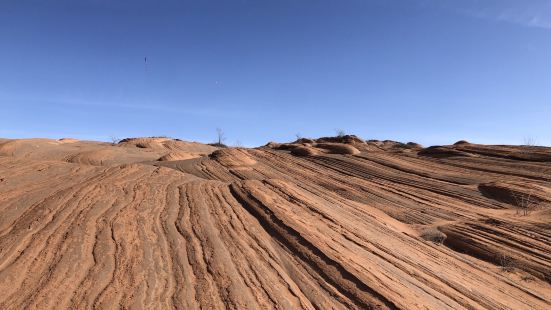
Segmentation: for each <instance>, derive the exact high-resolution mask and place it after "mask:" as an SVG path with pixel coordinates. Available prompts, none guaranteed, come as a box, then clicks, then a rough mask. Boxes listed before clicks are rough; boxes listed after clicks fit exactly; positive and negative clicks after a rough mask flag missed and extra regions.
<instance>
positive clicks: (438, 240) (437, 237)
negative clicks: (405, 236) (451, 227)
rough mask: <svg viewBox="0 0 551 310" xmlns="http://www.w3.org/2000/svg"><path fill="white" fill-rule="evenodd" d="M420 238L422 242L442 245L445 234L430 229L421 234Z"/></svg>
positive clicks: (435, 229)
mask: <svg viewBox="0 0 551 310" xmlns="http://www.w3.org/2000/svg"><path fill="white" fill-rule="evenodd" d="M420 237H421V238H423V239H424V240H427V241H432V242H434V243H435V244H443V243H444V240H446V234H444V233H443V232H441V231H440V230H438V229H437V228H430V229H427V230H425V231H423V232H421V235H420Z"/></svg>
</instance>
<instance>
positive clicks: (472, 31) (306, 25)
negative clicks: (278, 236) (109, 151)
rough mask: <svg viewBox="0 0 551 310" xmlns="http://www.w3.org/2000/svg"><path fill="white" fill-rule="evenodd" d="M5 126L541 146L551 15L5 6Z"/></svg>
mask: <svg viewBox="0 0 551 310" xmlns="http://www.w3.org/2000/svg"><path fill="white" fill-rule="evenodd" d="M145 57H147V61H145V59H144V58H145ZM0 113H1V117H0V137H8V138H22V137H50V138H61V137H74V138H80V139H96V140H97V139H99V140H108V139H109V137H110V136H116V137H120V138H124V137H133V136H153V135H167V136H172V137H177V138H181V139H185V140H196V141H202V142H212V141H214V139H215V135H216V131H215V129H216V128H217V127H221V128H222V129H223V130H224V131H225V132H226V136H227V141H226V142H227V143H228V144H234V143H236V141H240V142H241V144H243V145H248V146H256V145H260V144H264V143H266V142H268V141H270V140H274V141H289V140H292V139H295V134H296V133H300V134H301V135H302V136H305V137H318V136H325V135H334V133H335V129H336V128H340V129H343V130H345V131H346V132H347V133H353V134H357V135H359V136H361V137H364V138H366V139H392V140H398V141H403V142H407V141H416V142H420V143H422V144H425V145H433V144H449V143H453V142H455V141H457V140H459V139H467V140H469V141H472V142H479V143H511V144H521V143H522V142H523V139H524V138H525V137H532V138H534V139H536V140H537V142H538V143H539V144H544V145H551V1H549V0H516V1H513V0H486V1H485V0H479V1H476V0H461V1H455V0H401V1H398V0H332V1H329V0H317V1H314V0H303V1H300V0H277V1H276V0H270V1H268V0H249V1H247V0H241V1H239V0H233V1H230V0H225V1H222V0H219V1H212V0H206V1H205V0H201V1H199V0H197V1H137V0H133V1H129V0H128V1H111V0H94V1H92V0H82V1H73V0H67V1H56V0H49V1H26V0H2V1H0Z"/></svg>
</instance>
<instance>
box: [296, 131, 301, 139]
mask: <svg viewBox="0 0 551 310" xmlns="http://www.w3.org/2000/svg"><path fill="white" fill-rule="evenodd" d="M295 137H297V140H300V139H302V135H301V134H300V132H297V133H296V134H295Z"/></svg>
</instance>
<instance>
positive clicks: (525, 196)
mask: <svg viewBox="0 0 551 310" xmlns="http://www.w3.org/2000/svg"><path fill="white" fill-rule="evenodd" d="M513 198H514V200H515V206H516V207H517V214H522V215H525V216H526V215H528V214H530V211H532V210H533V209H535V208H536V207H537V205H538V202H539V200H538V199H537V198H536V197H534V192H533V190H531V191H529V192H528V193H513Z"/></svg>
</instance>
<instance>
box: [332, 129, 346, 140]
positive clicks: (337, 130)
mask: <svg viewBox="0 0 551 310" xmlns="http://www.w3.org/2000/svg"><path fill="white" fill-rule="evenodd" d="M335 133H336V134H337V137H339V138H342V137H344V136H346V132H345V131H344V130H343V129H339V128H337V129H335Z"/></svg>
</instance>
